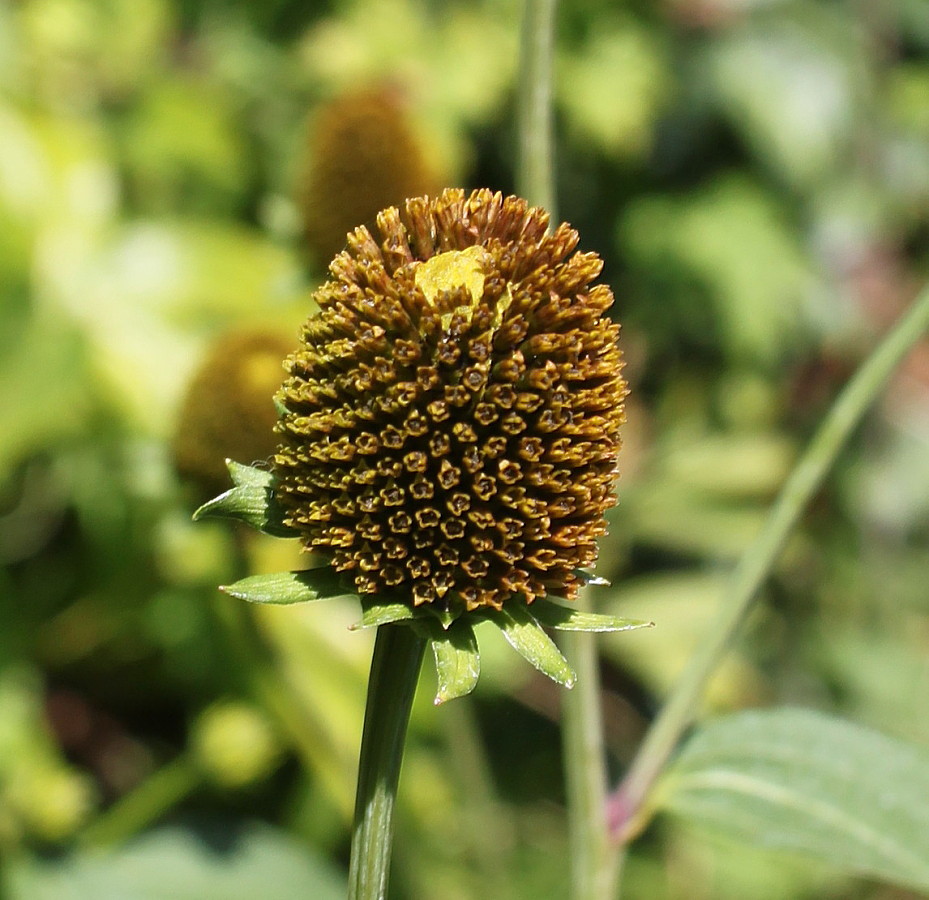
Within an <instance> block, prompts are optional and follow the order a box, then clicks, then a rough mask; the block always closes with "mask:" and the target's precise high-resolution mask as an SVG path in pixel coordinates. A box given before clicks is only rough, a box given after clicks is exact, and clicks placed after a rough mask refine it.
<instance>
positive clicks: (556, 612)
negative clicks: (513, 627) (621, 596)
mask: <svg viewBox="0 0 929 900" xmlns="http://www.w3.org/2000/svg"><path fill="white" fill-rule="evenodd" d="M532 614H533V615H534V616H535V617H536V619H537V620H538V621H539V623H540V624H542V625H545V626H546V627H547V628H557V629H558V630H560V631H601V632H602V631H632V630H633V629H634V628H652V627H653V626H654V624H655V623H654V622H645V621H643V620H642V619H623V618H620V617H619V616H607V615H602V614H600V613H592V612H585V611H583V610H580V609H575V608H573V607H570V606H563V605H562V604H561V603H558V602H556V600H555V599H554V598H551V597H542V598H540V599H538V600H535V601H534V602H533V604H532Z"/></svg>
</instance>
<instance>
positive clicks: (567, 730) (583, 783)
mask: <svg viewBox="0 0 929 900" xmlns="http://www.w3.org/2000/svg"><path fill="white" fill-rule="evenodd" d="M555 8H556V2H555V0H526V4H525V7H524V13H523V30H522V46H521V49H520V79H519V97H518V104H517V110H518V119H517V123H518V130H519V158H518V161H517V169H516V186H517V191H518V193H520V194H521V195H522V196H523V197H525V198H526V199H527V200H528V201H529V202H530V203H531V204H533V205H534V206H541V207H544V208H545V209H546V210H548V212H549V215H550V216H551V221H553V222H554V221H556V217H557V210H556V196H555V191H556V189H555V178H554V171H555V170H554V151H553V139H552V60H553V56H554V43H555V37H554V34H555ZM579 603H580V604H581V605H582V606H586V603H587V600H586V599H583V598H582V599H581V600H579ZM563 643H564V648H565V652H566V654H567V656H568V658H569V660H570V661H571V663H572V665H573V666H574V669H575V670H576V672H577V674H578V679H577V684H576V686H575V687H574V689H573V690H572V691H570V692H568V693H566V694H564V695H563V700H562V709H563V710H564V720H563V723H562V735H563V746H564V761H565V762H564V765H565V782H566V791H567V800H568V824H569V831H570V845H571V884H572V896H573V897H574V898H575V900H607V898H611V897H612V896H613V894H614V890H615V881H616V871H615V863H616V859H615V854H614V853H613V852H612V849H611V847H610V844H609V834H608V831H607V819H606V794H607V787H606V769H605V765H606V750H605V747H604V741H603V723H602V721H601V710H600V674H599V668H598V665H597V647H596V637H595V636H594V635H592V634H587V633H585V632H577V633H572V634H566V635H565V636H564V638H563Z"/></svg>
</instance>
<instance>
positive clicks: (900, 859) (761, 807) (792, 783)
mask: <svg viewBox="0 0 929 900" xmlns="http://www.w3.org/2000/svg"><path fill="white" fill-rule="evenodd" d="M926 797H929V749H927V748H924V747H917V746H915V745H910V744H907V743H904V742H903V741H899V740H896V739H893V738H890V737H886V736H884V735H882V734H880V733H878V732H875V731H871V730H869V729H866V728H863V727H861V726H859V725H854V724H852V723H849V722H843V721H841V720H839V719H835V718H831V717H828V716H825V715H823V714H821V713H816V712H810V711H805V710H798V709H779V710H771V711H762V712H747V713H739V714H737V715H733V716H728V717H726V718H722V719H717V720H715V721H711V722H709V723H708V724H706V725H704V726H702V727H700V728H699V729H698V730H697V732H696V733H695V734H694V735H693V736H692V737H691V738H690V739H689V740H688V742H687V743H686V744H685V745H684V747H683V749H682V751H681V753H680V755H679V756H678V758H677V759H676V760H675V762H674V763H673V764H672V766H671V768H670V770H669V771H668V773H667V775H666V776H665V781H664V783H663V786H662V788H661V789H660V790H659V796H658V803H659V805H660V807H661V808H664V809H667V810H668V811H670V812H672V813H673V814H675V815H676V816H679V817H682V818H684V819H686V820H687V821H688V822H690V823H692V824H694V825H698V826H701V827H704V828H710V829H713V830H716V831H719V832H722V833H724V834H727V835H729V836H731V837H734V838H737V839H739V840H742V841H745V842H747V843H750V844H754V845H757V846H762V847H767V848H769V849H772V850H781V851H789V852H792V853H798V854H804V855H807V856H812V857H815V858H817V859H820V860H822V861H824V862H828V863H830V864H832V865H835V866H838V867H840V868H842V869H846V870H848V871H852V872H857V873H860V874H863V875H867V876H870V877H873V878H880V879H882V880H886V881H889V882H891V883H893V884H900V885H906V886H909V887H914V888H917V889H922V890H929V805H927V803H926Z"/></svg>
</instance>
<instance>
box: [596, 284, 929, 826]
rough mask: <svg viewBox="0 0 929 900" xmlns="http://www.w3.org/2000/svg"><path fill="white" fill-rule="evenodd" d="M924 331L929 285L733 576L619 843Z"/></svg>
mask: <svg viewBox="0 0 929 900" xmlns="http://www.w3.org/2000/svg"><path fill="white" fill-rule="evenodd" d="M927 329H929V288H927V289H924V290H923V292H922V294H920V296H919V297H918V298H917V300H916V301H915V303H914V304H913V306H912V307H911V308H910V309H909V310H908V311H907V312H906V313H905V314H904V315H903V317H902V318H901V319H900V321H899V322H898V323H897V324H896V326H895V327H894V328H893V329H892V330H891V331H890V333H888V334H887V336H886V337H885V338H884V339H883V340H882V341H881V342H880V344H879V345H878V346H877V348H876V349H875V350H874V351H873V353H872V354H871V356H870V357H869V358H868V359H867V361H866V362H865V363H864V364H863V365H862V366H861V368H860V369H859V370H858V372H857V373H856V374H855V376H854V377H853V378H852V380H851V381H850V382H849V383H848V384H847V385H846V387H845V388H844V390H843V391H842V392H841V394H840V395H839V397H838V399H837V400H836V402H835V404H834V405H833V407H832V409H831V410H830V411H829V413H828V414H827V416H826V419H825V421H824V422H823V423H822V425H821V426H820V428H819V431H818V432H817V433H816V435H815V436H814V437H813V440H812V441H811V443H810V445H809V447H808V448H807V450H806V453H805V454H804V455H803V457H802V458H801V459H800V461H799V462H798V464H797V466H796V467H795V468H794V470H793V472H792V473H791V475H790V477H789V478H788V479H787V483H786V484H785V485H784V487H783V489H782V491H781V493H780V496H779V497H778V498H777V500H776V502H775V504H774V507H773V508H772V510H771V513H770V515H769V517H768V519H767V521H766V523H765V527H764V529H763V530H762V532H761V534H760V535H759V537H758V539H757V540H756V541H755V542H754V544H752V546H751V547H749V549H748V550H747V551H746V553H745V555H744V556H743V557H742V559H741V561H740V562H739V565H738V566H737V567H736V570H735V572H734V573H733V577H732V581H731V583H730V588H729V592H728V594H727V597H726V599H725V602H724V604H723V607H722V609H721V611H720V613H719V616H718V618H717V620H716V621H715V622H714V624H713V625H712V627H711V628H710V630H709V633H708V634H707V636H706V638H705V640H704V641H703V643H702V644H701V645H700V647H699V649H698V650H697V652H696V653H695V655H694V656H693V658H692V659H691V660H690V662H689V664H688V665H687V667H686V669H685V670H684V673H683V674H682V675H681V677H680V679H679V680H678V682H677V685H676V687H675V688H674V690H673V691H672V693H671V696H670V698H669V699H668V702H667V703H666V704H665V706H664V707H663V709H662V710H661V712H660V713H659V715H658V717H657V718H656V719H655V721H654V723H653V724H652V727H651V728H650V729H649V732H648V734H647V735H646V737H645V740H644V741H643V743H642V746H641V747H640V748H639V751H638V753H637V755H636V757H635V759H634V760H633V763H632V765H631V766H630V768H629V771H628V773H627V774H626V777H625V779H624V780H623V782H622V783H621V784H620V786H619V788H618V790H617V791H616V792H615V794H614V795H613V796H612V798H611V801H610V823H611V830H612V833H613V837H614V839H615V840H616V841H617V842H619V843H628V842H629V841H630V840H631V839H632V838H634V837H635V835H636V834H638V833H639V831H640V830H641V829H642V828H643V827H644V825H645V824H646V823H647V819H648V813H649V810H648V799H649V795H650V792H651V790H652V788H653V786H654V784H655V782H656V780H657V779H658V777H659V775H660V774H661V772H662V770H663V769H664V767H665V765H666V763H667V762H668V759H669V758H670V756H671V754H672V753H673V751H674V748H675V747H676V746H677V744H678V742H679V740H680V738H681V735H682V734H683V733H684V731H685V729H686V728H687V727H688V726H689V725H690V724H691V722H693V720H694V718H695V717H696V714H697V710H698V706H699V703H700V700H701V698H702V696H703V692H704V689H705V687H706V684H707V682H708V681H709V679H710V676H711V675H712V674H713V672H714V670H715V669H716V666H717V664H718V663H719V661H720V660H721V658H722V657H723V655H724V653H725V651H726V650H727V649H728V648H729V647H730V646H731V644H732V642H733V639H734V636H735V634H736V632H737V631H738V628H739V626H740V625H741V623H742V622H743V621H744V619H745V615H746V613H747V611H748V609H749V607H750V605H751V603H752V600H753V599H754V597H755V596H756V594H757V592H758V589H759V587H760V586H761V585H762V583H763V582H764V581H765V579H766V578H767V577H768V575H769V574H770V572H771V570H772V568H773V566H774V564H775V562H776V560H777V558H778V555H779V554H780V552H781V549H782V548H783V546H784V543H785V542H786V540H787V537H788V536H789V534H790V532H791V530H792V529H793V528H794V527H795V526H796V524H797V522H798V521H799V520H800V517H801V515H802V514H803V511H804V509H805V507H806V505H807V504H808V503H809V501H810V499H811V498H812V496H813V495H814V494H815V492H816V490H817V489H818V488H819V486H820V485H821V483H822V481H823V478H824V476H825V475H826V473H827V472H828V471H829V469H830V467H831V466H832V464H833V463H834V462H835V459H836V457H837V456H838V454H839V451H840V450H841V448H842V446H843V444H844V443H845V441H846V440H847V438H848V437H849V435H850V434H851V432H852V431H853V429H854V428H855V426H856V425H857V424H858V423H859V422H860V421H861V418H862V416H863V415H864V413H865V411H866V410H867V409H868V407H869V406H870V405H871V404H872V403H873V402H874V400H875V398H876V397H877V396H878V393H879V392H880V390H881V388H882V387H883V385H884V383H885V382H886V380H887V378H888V377H889V376H890V374H891V372H893V370H894V369H895V368H896V366H897V365H898V364H899V363H900V362H901V360H902V359H903V358H904V356H905V355H906V353H907V352H908V351H909V350H910V349H911V348H912V347H913V345H914V344H915V343H916V342H917V341H918V340H919V338H920V337H921V335H922V334H923V333H924V332H925V331H926V330H927Z"/></svg>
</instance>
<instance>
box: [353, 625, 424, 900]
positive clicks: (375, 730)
mask: <svg viewBox="0 0 929 900" xmlns="http://www.w3.org/2000/svg"><path fill="white" fill-rule="evenodd" d="M425 647H426V642H425V640H424V639H423V638H422V637H420V635H419V634H418V633H417V632H416V631H415V630H414V629H412V628H409V627H407V626H405V625H381V626H380V627H379V628H378V629H377V637H376V638H375V642H374V655H373V657H372V659H371V676H370V679H369V681H368V699H367V704H366V707H365V721H364V734H363V736H362V739H361V756H360V759H359V763H358V789H357V793H356V795H355V824H354V827H353V830H352V851H351V860H350V863H349V895H348V896H349V900H379V898H382V897H385V896H386V894H387V879H388V875H389V873H390V851H391V845H392V841H393V811H394V802H395V799H396V795H397V782H398V780H399V777H400V763H401V761H402V759H403V745H404V741H405V739H406V731H407V725H408V723H409V720H410V708H411V707H412V704H413V696H414V694H415V693H416V683H417V681H418V679H419V671H420V668H421V666H422V661H423V653H424V651H425Z"/></svg>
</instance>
